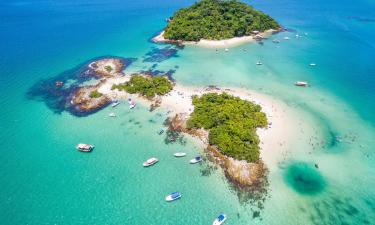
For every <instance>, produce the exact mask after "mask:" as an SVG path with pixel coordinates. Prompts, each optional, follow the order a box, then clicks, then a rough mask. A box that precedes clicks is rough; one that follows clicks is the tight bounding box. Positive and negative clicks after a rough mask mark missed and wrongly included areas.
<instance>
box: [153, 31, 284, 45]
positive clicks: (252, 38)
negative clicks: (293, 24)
mask: <svg viewBox="0 0 375 225" xmlns="http://www.w3.org/2000/svg"><path fill="white" fill-rule="evenodd" d="M275 32H277V30H273V29H270V30H267V31H264V32H260V33H259V34H257V35H249V36H243V37H234V38H229V39H223V40H208V39H201V40H199V41H182V40H169V39H165V38H164V31H162V32H161V33H160V34H158V35H157V36H155V37H154V38H152V41H154V42H155V43H170V44H178V45H193V46H198V47H203V48H229V47H235V46H238V45H242V44H245V43H250V42H256V41H257V39H260V40H261V39H265V38H268V37H269V36H271V35H272V34H274V33H275Z"/></svg>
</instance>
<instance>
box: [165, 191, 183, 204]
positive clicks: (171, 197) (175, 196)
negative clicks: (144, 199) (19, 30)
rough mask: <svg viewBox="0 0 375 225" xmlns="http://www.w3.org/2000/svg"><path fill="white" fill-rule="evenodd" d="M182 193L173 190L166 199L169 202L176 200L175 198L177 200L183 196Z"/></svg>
mask: <svg viewBox="0 0 375 225" xmlns="http://www.w3.org/2000/svg"><path fill="white" fill-rule="evenodd" d="M181 196H182V195H181V193H180V192H178V191H177V192H173V193H171V194H170V195H168V196H167V197H165V201H167V202H171V201H175V200H177V199H179V198H181Z"/></svg>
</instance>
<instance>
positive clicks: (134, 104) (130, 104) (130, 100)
mask: <svg viewBox="0 0 375 225" xmlns="http://www.w3.org/2000/svg"><path fill="white" fill-rule="evenodd" d="M128 103H129V109H133V108H134V107H135V106H136V103H135V102H134V101H133V100H132V99H131V98H129V99H128Z"/></svg>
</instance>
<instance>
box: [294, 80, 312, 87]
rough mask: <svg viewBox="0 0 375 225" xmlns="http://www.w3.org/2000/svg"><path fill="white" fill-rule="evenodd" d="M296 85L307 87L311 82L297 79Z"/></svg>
mask: <svg viewBox="0 0 375 225" xmlns="http://www.w3.org/2000/svg"><path fill="white" fill-rule="evenodd" d="M294 85H296V86H299V87H307V86H309V83H307V82H305V81H297V82H295V83H294Z"/></svg>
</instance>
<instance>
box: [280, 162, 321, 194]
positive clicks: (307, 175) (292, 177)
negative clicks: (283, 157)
mask: <svg viewBox="0 0 375 225" xmlns="http://www.w3.org/2000/svg"><path fill="white" fill-rule="evenodd" d="M284 178H285V181H286V183H287V184H288V185H289V186H290V187H291V188H292V189H293V190H295V191H296V192H298V193H300V194H303V195H315V194H319V193H321V192H322V191H323V190H324V189H325V187H326V185H327V184H326V181H325V180H324V178H323V177H322V175H321V174H320V173H319V171H318V170H317V169H316V168H314V166H313V165H310V164H308V163H304V162H295V163H292V164H291V165H289V166H288V167H287V168H286V170H285V174H284Z"/></svg>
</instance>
